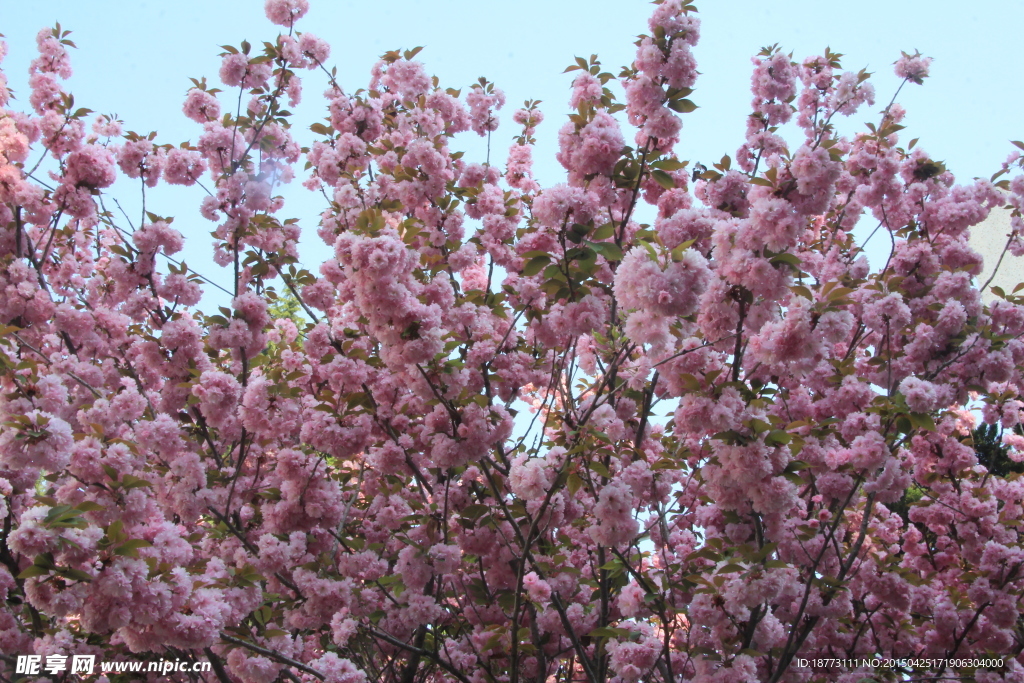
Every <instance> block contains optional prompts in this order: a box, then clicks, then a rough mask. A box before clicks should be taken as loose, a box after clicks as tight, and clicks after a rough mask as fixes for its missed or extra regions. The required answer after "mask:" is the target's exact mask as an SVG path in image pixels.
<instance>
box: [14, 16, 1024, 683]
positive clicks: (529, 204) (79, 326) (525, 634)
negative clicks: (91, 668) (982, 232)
mask: <svg viewBox="0 0 1024 683" xmlns="http://www.w3.org/2000/svg"><path fill="white" fill-rule="evenodd" d="M306 9H307V4H306V0H267V2H266V13H267V17H268V18H269V19H270V20H271V21H272V22H273V23H274V24H277V25H279V26H280V27H282V31H281V32H280V34H279V35H277V36H276V38H273V39H272V40H270V41H269V42H266V43H263V45H262V47H259V46H253V45H250V44H248V43H245V42H243V43H242V44H241V45H240V46H238V47H226V48H225V52H224V54H223V55H222V60H223V61H222V64H221V68H220V73H219V77H220V81H221V83H222V85H223V88H216V87H212V86H211V85H210V83H209V82H208V81H207V80H206V79H200V80H195V81H194V84H195V87H194V88H192V89H191V90H190V91H189V92H188V95H187V97H186V99H185V101H184V106H183V111H184V114H185V115H186V116H187V117H189V118H190V119H192V120H193V121H195V122H196V124H197V125H198V126H199V127H200V128H197V137H196V138H195V140H194V142H192V141H190V142H185V143H182V144H180V145H175V144H169V143H167V142H165V141H162V140H160V139H159V137H158V136H157V135H156V134H150V135H140V134H136V133H130V132H129V133H125V132H124V129H123V127H122V122H121V121H117V120H112V119H110V118H108V117H105V116H94V115H93V113H92V112H91V111H90V110H88V109H85V108H80V107H78V105H77V104H76V103H75V101H74V99H73V97H72V96H71V94H69V93H68V92H66V91H65V89H64V86H63V85H62V81H63V80H64V79H67V78H68V76H69V75H70V73H71V66H70V61H69V53H68V48H69V47H70V46H71V42H70V40H69V39H68V37H67V32H66V31H62V30H60V29H59V28H58V29H54V30H50V29H45V30H43V31H41V32H40V33H39V35H38V37H37V43H38V48H39V56H38V58H37V59H36V60H35V61H34V62H33V63H32V73H31V81H30V86H31V91H30V92H29V93H28V97H27V101H16V100H14V99H13V97H12V96H11V95H10V93H9V92H8V90H7V88H6V87H5V85H4V84H5V83H6V81H5V80H3V76H2V75H0V107H2V108H0V151H2V156H0V364H2V380H0V381H2V385H3V398H2V399H0V413H2V420H3V427H2V432H0V519H2V520H3V524H2V531H0V596H2V597H3V598H4V607H3V608H2V610H0V660H2V662H3V663H4V666H6V667H7V672H6V673H5V674H4V676H5V678H4V680H12V678H17V677H20V674H15V673H14V664H15V657H16V655H18V654H36V655H43V656H46V655H74V654H85V655H90V654H91V655H95V656H96V657H97V658H98V659H100V660H103V661H123V660H143V661H145V660H155V659H178V660H183V661H184V660H194V661H209V662H210V663H211V665H212V671H211V672H210V673H207V674H203V676H204V677H205V678H204V680H208V681H209V680H217V681H221V682H222V683H227V682H229V681H242V682H244V683H270V682H272V681H277V680H291V681H300V680H301V681H314V680H319V681H329V682H331V683H363V682H364V681H374V682H377V681H380V682H389V683H392V682H393V683H413V682H419V681H459V682H460V683H498V682H501V683H505V682H507V683H526V682H527V681H537V682H539V683H545V682H550V683H562V682H564V683H570V682H582V681H586V682H588V683H604V682H605V681H612V682H614V683H634V682H636V681H645V682H646V681H652V682H653V681H660V682H663V683H668V682H669V681H682V680H686V681H689V680H693V681H702V682H704V681H717V682H721V683H727V682H733V681H736V682H739V681H772V682H775V681H810V680H829V681H831V680H837V681H850V682H853V681H858V680H860V679H862V678H865V677H867V678H871V677H876V678H877V677H880V676H881V677H888V678H891V679H904V680H905V679H906V678H907V677H912V678H915V679H920V678H923V677H943V676H966V677H973V679H974V680H977V681H981V682H984V683H990V682H994V681H997V680H1015V681H1019V680H1022V678H1024V666H1022V665H1024V657H1022V655H1021V652H1022V650H1024V628H1022V624H1024V622H1022V621H1021V616H1020V614H1021V608H1022V605H1021V599H1022V598H1021V596H1022V582H1024V548H1022V543H1021V541H1022V537H1021V532H1020V519H1021V515H1022V506H1024V480H1022V479H1020V478H1019V470H1020V469H1022V468H1021V467H1018V463H1020V462H1021V461H1022V460H1024V436H1022V431H1021V428H1020V424H1021V410H1022V408H1024V403H1022V402H1021V399H1020V394H1021V388H1022V386H1024V371H1022V368H1024V339H1022V335H1024V297H1022V296H1021V295H1020V294H1019V293H1017V292H1004V291H1002V290H999V291H997V292H996V295H997V299H996V300H995V302H994V303H992V304H991V305H985V304H984V303H983V301H982V300H981V297H980V291H983V290H984V289H985V288H986V287H987V285H986V283H981V282H976V281H974V280H973V279H972V278H973V277H974V276H976V275H977V274H978V273H980V271H981V265H982V264H981V259H980V257H979V256H978V255H977V254H976V253H975V252H974V251H972V250H971V248H970V246H969V245H968V241H967V235H968V230H969V228H970V227H971V226H973V225H976V224H978V223H979V222H981V221H982V220H983V219H984V218H985V217H986V215H987V214H988V213H989V211H990V210H992V209H993V208H996V207H1004V206H1005V207H1008V208H1010V209H1011V210H1012V212H1013V219H1012V232H1011V234H1009V235H1007V243H1006V250H1008V251H1009V252H1012V253H1014V254H1017V255H1020V254H1021V253H1024V241H1022V232H1024V223H1022V217H1021V210H1022V208H1024V174H1022V173H1021V166H1022V158H1021V155H1020V153H1019V152H1015V153H1014V154H1013V155H1012V156H1010V157H1009V159H1008V160H1007V161H1006V162H1005V163H1004V164H1003V165H1002V167H1001V168H997V169H996V170H997V171H998V172H997V173H996V175H995V176H994V177H993V178H992V180H991V181H989V180H976V181H974V182H972V183H969V184H961V185H957V184H955V181H954V177H953V175H952V173H951V172H950V171H948V170H947V169H946V168H945V167H944V166H943V164H942V163H940V162H938V161H936V160H934V159H932V158H930V157H929V156H928V154H927V153H926V152H925V151H923V149H922V148H921V147H919V146H917V145H916V144H915V143H916V140H914V141H910V142H909V143H904V142H903V141H902V138H901V130H902V128H903V126H902V125H901V123H900V122H901V120H902V119H903V117H904V110H903V109H902V108H901V107H900V105H899V104H897V103H896V101H895V99H896V98H895V97H893V100H892V101H891V102H889V103H888V104H887V105H885V106H884V107H883V108H882V109H881V110H880V111H878V113H877V114H874V113H870V112H869V113H868V115H869V116H872V117H874V123H873V124H870V125H868V126H867V128H866V129H865V130H864V131H863V132H860V133H858V134H856V135H853V136H852V137H847V136H843V135H840V134H839V133H838V132H837V128H836V122H837V117H845V116H850V115H851V114H854V113H855V112H858V111H861V112H864V111H865V110H866V108H867V107H870V106H872V105H873V104H874V102H875V93H874V90H873V87H872V85H871V82H870V80H869V78H868V74H867V73H865V72H864V71H860V72H857V71H848V70H844V69H843V67H842V65H841V63H840V56H839V55H837V54H834V53H832V52H830V51H827V50H826V51H825V53H824V54H820V55H816V56H811V57H808V58H806V59H802V60H794V58H793V57H792V56H791V55H788V54H785V53H784V52H782V51H781V50H780V49H778V48H770V49H766V50H764V51H762V52H761V53H760V54H759V55H757V56H756V57H755V58H754V60H753V62H754V68H753V76H752V79H751V90H752V102H751V113H750V115H749V117H748V118H747V128H746V131H745V135H744V136H743V140H742V144H741V145H740V147H739V149H738V150H737V151H736V152H735V153H734V154H733V155H732V158H730V157H729V156H725V157H723V159H722V160H721V162H720V163H717V164H714V165H713V167H712V168H706V167H703V166H697V165H696V164H690V163H688V162H687V161H685V160H683V159H681V158H680V157H679V156H678V154H680V153H681V152H682V151H683V150H684V149H685V144H680V139H681V126H682V120H683V117H684V116H685V115H686V114H687V113H689V112H691V111H693V109H694V108H695V107H696V105H695V104H694V102H693V101H692V100H691V99H690V97H691V95H692V93H693V89H694V87H695V84H696V80H697V76H698V72H697V64H696V62H695V59H694V55H693V46H694V45H695V44H696V43H697V41H698V38H699V35H700V25H699V21H698V19H697V17H696V8H695V7H694V6H693V5H692V4H691V3H690V0H664V1H659V2H656V3H655V5H654V9H653V13H652V15H651V17H650V21H649V28H650V32H649V34H648V35H644V36H641V37H640V39H639V41H638V42H637V51H636V58H635V61H634V62H633V63H632V65H630V66H628V67H625V68H624V69H623V70H622V71H621V73H618V74H613V73H612V72H609V71H605V70H604V68H603V66H602V65H601V63H600V62H599V61H598V60H597V58H596V57H591V58H590V59H589V60H585V59H579V60H578V63H577V64H575V65H573V66H571V67H569V70H570V71H571V72H573V74H574V76H575V79H574V80H573V84H572V93H571V99H570V103H571V106H572V109H573V112H574V113H573V114H572V115H571V116H569V118H568V121H566V122H565V123H564V125H562V127H561V128H560V130H559V133H558V140H559V152H558V156H557V159H558V161H559V162H560V163H561V164H562V166H564V168H565V171H566V178H565V182H564V183H562V184H558V185H555V186H552V187H541V186H540V185H539V184H538V183H537V182H536V180H535V179H534V177H533V173H532V150H533V146H534V144H535V138H534V135H535V129H536V127H537V126H538V124H540V122H541V121H542V119H543V116H542V114H541V111H540V109H538V107H537V103H535V102H527V103H526V105H525V106H524V107H523V108H520V109H517V110H516V111H515V112H514V113H513V114H512V115H511V119H512V122H513V123H514V125H515V126H516V128H515V135H513V136H511V137H512V138H513V142H512V144H511V146H510V148H509V149H508V155H507V161H506V162H505V163H504V164H499V163H493V164H492V163H481V160H477V161H470V160H469V159H467V158H464V157H463V155H462V154H461V153H459V152H455V151H453V148H452V145H453V144H454V143H453V140H454V138H455V136H456V135H457V134H459V133H464V132H465V133H470V132H471V133H474V134H477V135H480V136H485V137H487V138H488V139H489V140H490V141H491V143H492V145H493V146H494V149H495V150H497V149H498V145H499V140H500V139H502V138H501V137H500V135H499V134H497V131H499V127H498V123H499V118H498V113H497V112H498V110H499V109H501V108H502V106H503V105H504V104H505V98H504V95H503V93H502V91H501V90H500V89H498V88H497V87H495V86H494V85H493V84H491V83H489V82H488V81H486V80H483V79H481V81H480V82H478V83H475V84H473V85H471V86H470V87H468V88H464V89H463V90H462V91H459V90H455V89H451V88H444V87H442V86H441V84H440V83H439V82H438V80H437V79H436V78H431V77H430V76H429V75H428V73H427V71H426V70H425V67H424V65H423V64H422V63H421V62H419V61H417V60H416V56H417V52H418V50H407V51H401V50H396V51H393V52H388V53H386V54H385V55H384V56H383V57H382V58H381V59H380V61H379V62H377V64H376V66H375V67H374V68H373V72H372V74H371V77H370V81H369V84H368V87H366V88H364V89H358V90H350V89H347V86H345V85H343V84H342V83H339V82H337V79H336V74H335V72H334V71H332V70H331V68H330V66H329V59H330V50H329V47H328V45H327V44H326V43H325V42H324V41H322V40H321V39H319V38H317V37H316V36H315V35H313V34H312V33H310V32H306V31H301V30H299V29H298V26H299V25H300V22H299V20H300V19H301V18H302V15H303V14H304V13H305V12H306ZM2 54H3V48H0V56H2ZM928 69H929V60H928V59H927V58H925V57H922V56H921V55H919V54H913V55H910V54H904V55H903V56H902V57H901V58H900V59H899V60H898V61H897V62H896V73H897V75H898V76H900V77H901V78H902V79H903V84H904V85H907V84H909V86H908V87H914V86H916V85H920V84H921V83H922V81H923V80H924V79H925V77H926V76H927V75H928ZM303 70H306V71H309V74H308V75H301V76H300V74H301V73H302V71H303ZM303 84H305V85H306V86H307V87H310V86H311V87H313V88H315V89H317V90H319V89H321V88H322V89H325V92H324V99H325V105H326V106H325V110H324V112H325V116H326V119H325V120H324V121H322V122H318V123H313V124H312V125H311V126H309V128H310V129H311V131H312V133H313V134H314V135H315V136H316V139H315V141H313V142H312V143H311V144H310V145H309V146H308V147H306V148H300V145H299V143H298V142H296V141H295V138H294V137H293V131H294V130H297V129H295V128H293V127H292V126H293V121H292V116H291V114H290V112H288V111H287V107H290V106H292V107H293V106H294V105H295V104H296V103H297V102H298V101H299V99H300V97H301V96H302V85H303ZM901 87H902V86H901ZM16 105H17V106H21V107H26V108H25V110H24V111H19V110H18V109H16V108H15V106H16ZM306 125H308V122H307V124H306ZM504 139H506V140H507V139H508V138H507V137H506V138H504ZM1016 144H1017V146H1018V147H1021V148H1022V149H1024V145H1021V144H1020V143H1016ZM495 157H497V153H496V154H495ZM488 161H489V160H488ZM299 164H304V166H303V167H302V168H299V170H298V171H296V167H297V165H299ZM297 173H298V175H299V178H300V179H301V182H302V183H303V185H305V187H307V188H308V189H309V190H311V191H312V192H313V194H315V195H317V196H318V198H319V201H320V202H321V204H322V206H323V213H322V215H321V220H320V224H319V226H318V227H317V229H316V234H317V235H318V236H319V238H320V239H322V240H323V242H324V244H325V245H326V246H327V248H328V249H329V250H330V251H329V252H328V253H329V258H327V259H326V260H324V262H323V263H322V264H319V267H318V268H314V269H313V270H309V269H307V268H305V267H303V265H302V264H300V263H299V261H298V255H297V254H298V252H297V244H298V241H299V239H300V235H301V233H302V230H301V229H302V228H307V230H306V232H307V234H308V233H309V232H310V229H309V226H300V225H299V223H298V221H296V220H294V219H289V218H286V217H285V215H286V213H285V209H284V205H283V200H282V199H281V198H280V197H279V196H278V195H277V194H275V192H276V190H277V188H279V187H280V185H281V184H282V183H287V182H289V181H292V180H293V179H295V176H296V174H297ZM122 176H123V177H127V178H129V179H134V182H137V184H138V185H137V187H138V190H139V192H140V193H141V197H142V201H143V212H144V213H143V216H142V217H141V220H140V219H139V218H136V219H131V218H129V217H128V215H127V214H122V213H120V212H118V211H117V209H116V205H115V204H113V202H112V197H111V196H110V190H109V188H110V187H111V185H112V184H113V183H114V181H115V179H117V178H118V177H122ZM1002 176H1005V177H1002ZM159 184H171V185H184V186H195V188H196V190H197V193H199V192H201V193H202V198H201V200H200V201H198V202H197V203H198V204H199V210H200V211H201V213H202V216H203V217H205V219H207V220H209V221H210V223H211V224H212V225H213V226H215V227H214V229H213V237H214V240H215V241H214V253H215V257H216V260H217V263H218V264H219V265H221V266H223V267H224V269H225V273H227V275H228V277H229V279H230V282H231V287H230V291H229V293H228V294H229V296H230V305H229V306H225V307H222V308H220V310H219V311H216V310H214V311H210V310H204V309H205V308H206V307H205V306H204V286H205V282H204V276H203V275H202V274H200V273H196V272H194V271H193V270H191V269H189V268H188V267H187V266H186V265H184V264H182V263H180V262H179V261H177V260H175V258H174V254H176V253H177V252H179V251H180V250H181V249H182V245H183V242H184V237H183V235H182V233H181V232H180V231H179V230H178V229H177V227H176V226H175V222H174V220H173V218H172V217H170V216H163V215H159V214H157V213H155V211H159V210H160V209H159V208H158V207H155V206H153V205H152V204H153V202H150V203H149V204H147V203H146V202H145V198H146V192H147V191H148V190H149V189H150V188H154V187H156V186H157V185H159ZM183 212H184V213H185V214H186V215H188V214H189V211H188V210H183ZM860 221H864V222H870V223H871V224H872V225H875V226H877V227H875V228H874V229H875V235H876V238H877V239H878V240H881V241H884V242H886V243H887V249H886V250H887V251H888V258H887V259H886V260H885V262H884V265H882V266H881V268H877V267H875V268H872V267H871V265H870V264H869V262H868V259H867V257H866V255H865V252H864V248H863V245H858V244H857V243H855V241H854V240H853V237H852V230H853V228H854V226H855V225H857V224H858V222H860ZM180 223H181V221H180V217H179V222H178V225H180ZM192 232H193V234H194V231H192ZM190 239H191V237H190ZM284 298H287V301H286V302H284V303H282V300H283V299H284ZM289 302H290V303H289ZM289 306H291V308H289ZM296 306H297V307H298V312H297V313H296ZM272 311H277V312H278V314H277V315H272V314H271V313H272ZM282 312H284V313H283V314H282ZM977 419H980V420H981V421H982V422H983V424H982V425H981V427H977V428H976V425H975V422H976V420H977ZM872 657H879V658H897V659H900V660H901V661H900V662H898V663H897V665H896V666H895V668H890V669H876V668H871V666H870V665H869V664H868V663H866V659H864V658H868V659H869V658H872ZM190 676H192V677H193V680H197V679H198V678H197V677H196V675H195V674H185V673H176V674H173V675H172V676H170V677H169V679H174V680H189V677H190ZM122 677H123V676H122ZM151 677H152V678H154V679H155V678H156V675H155V674H151ZM115 678H117V676H114V675H110V676H108V677H106V678H102V679H101V680H114V679H115ZM125 680H128V679H125ZM161 680H163V679H161Z"/></svg>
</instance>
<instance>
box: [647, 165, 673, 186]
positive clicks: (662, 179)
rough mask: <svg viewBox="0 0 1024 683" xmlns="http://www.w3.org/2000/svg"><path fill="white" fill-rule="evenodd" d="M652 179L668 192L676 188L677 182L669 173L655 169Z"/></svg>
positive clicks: (652, 172)
mask: <svg viewBox="0 0 1024 683" xmlns="http://www.w3.org/2000/svg"><path fill="white" fill-rule="evenodd" d="M651 177H652V178H654V180H655V182H657V183H658V184H659V185H661V186H662V187H663V188H665V189H666V190H671V189H672V188H674V187H675V186H676V181H675V180H674V179H673V178H672V176H670V175H669V174H668V173H665V172H664V171H659V170H658V169H654V170H653V171H651Z"/></svg>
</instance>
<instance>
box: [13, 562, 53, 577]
mask: <svg viewBox="0 0 1024 683" xmlns="http://www.w3.org/2000/svg"><path fill="white" fill-rule="evenodd" d="M49 573H50V570H49V569H45V568H43V567H40V566H39V565H38V564H33V565H31V566H29V567H26V568H25V569H24V570H23V571H22V572H21V573H20V574H18V577H17V578H19V579H31V578H32V577H33V576H45V575H47V574H49Z"/></svg>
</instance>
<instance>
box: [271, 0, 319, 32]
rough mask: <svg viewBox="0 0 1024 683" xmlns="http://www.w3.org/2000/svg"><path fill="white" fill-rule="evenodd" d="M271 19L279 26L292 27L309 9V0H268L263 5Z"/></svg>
mask: <svg viewBox="0 0 1024 683" xmlns="http://www.w3.org/2000/svg"><path fill="white" fill-rule="evenodd" d="M263 9H264V11H265V12H266V14H267V19H270V21H272V22H273V23H275V24H277V25H278V26H285V27H291V26H292V25H293V24H294V23H295V22H296V21H298V20H299V19H301V18H302V17H303V16H305V14H306V12H308V11H309V2H308V1H307V0H267V2H266V4H265V5H264V6H263Z"/></svg>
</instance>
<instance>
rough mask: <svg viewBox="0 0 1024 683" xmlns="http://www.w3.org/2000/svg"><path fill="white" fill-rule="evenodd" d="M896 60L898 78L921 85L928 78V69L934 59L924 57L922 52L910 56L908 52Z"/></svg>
mask: <svg viewBox="0 0 1024 683" xmlns="http://www.w3.org/2000/svg"><path fill="white" fill-rule="evenodd" d="M902 54H903V56H902V57H900V58H899V59H897V60H896V62H895V64H896V69H895V71H896V76H897V77H899V78H905V79H907V80H908V81H912V82H914V83H917V84H918V85H921V84H922V83H924V79H926V78H928V67H929V66H931V63H932V58H931V57H923V56H922V55H921V53H920V52H914V54H912V55H908V54H907V53H906V52H904V53H902Z"/></svg>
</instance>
